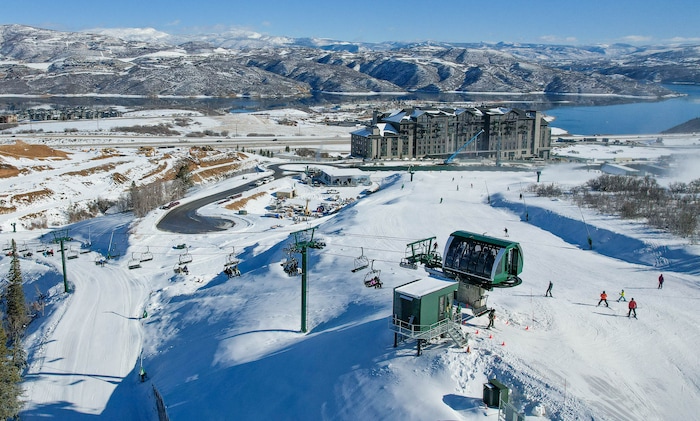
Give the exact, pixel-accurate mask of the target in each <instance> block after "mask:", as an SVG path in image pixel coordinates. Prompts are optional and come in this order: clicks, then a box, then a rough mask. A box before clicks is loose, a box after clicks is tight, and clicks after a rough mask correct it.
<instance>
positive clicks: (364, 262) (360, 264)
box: [352, 247, 369, 273]
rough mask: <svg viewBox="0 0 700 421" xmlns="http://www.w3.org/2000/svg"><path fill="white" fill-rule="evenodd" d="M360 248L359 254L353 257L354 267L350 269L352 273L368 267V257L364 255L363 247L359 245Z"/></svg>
mask: <svg viewBox="0 0 700 421" xmlns="http://www.w3.org/2000/svg"><path fill="white" fill-rule="evenodd" d="M360 250H361V252H360V256H359V257H358V258H357V259H355V268H354V269H353V270H352V272H353V273H355V272H357V271H360V270H363V269H366V268H368V267H369V259H367V257H366V256H365V249H364V248H363V247H360Z"/></svg>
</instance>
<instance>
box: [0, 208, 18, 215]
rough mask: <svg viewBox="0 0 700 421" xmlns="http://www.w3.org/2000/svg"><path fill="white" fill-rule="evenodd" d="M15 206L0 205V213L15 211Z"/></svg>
mask: <svg viewBox="0 0 700 421" xmlns="http://www.w3.org/2000/svg"><path fill="white" fill-rule="evenodd" d="M16 210H17V208H16V207H15V206H0V214H6V213H12V212H15V211H16Z"/></svg>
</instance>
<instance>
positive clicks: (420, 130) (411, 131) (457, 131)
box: [350, 107, 551, 160]
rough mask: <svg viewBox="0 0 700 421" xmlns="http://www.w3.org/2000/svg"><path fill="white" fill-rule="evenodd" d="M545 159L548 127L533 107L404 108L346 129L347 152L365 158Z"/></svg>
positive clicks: (375, 113) (376, 113)
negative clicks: (457, 156)
mask: <svg viewBox="0 0 700 421" xmlns="http://www.w3.org/2000/svg"><path fill="white" fill-rule="evenodd" d="M480 130H484V132H483V133H482V134H481V135H480V136H478V137H477V138H476V139H475V140H474V141H472V142H471V143H470V144H469V145H468V146H467V147H465V148H464V150H463V151H461V152H460V156H463V157H470V158H475V157H482V158H491V159H496V160H515V159H532V158H542V159H548V158H549V151H550V136H551V130H550V128H549V124H548V122H547V121H546V120H545V119H544V116H543V114H542V113H541V112H539V111H525V110H519V109H515V108H501V107H471V108H454V109H453V108H428V109H420V108H408V109H402V110H397V111H392V112H387V113H379V112H377V111H375V112H374V115H373V118H372V123H371V124H370V125H369V126H366V127H364V128H362V129H359V130H356V131H354V132H352V133H351V150H350V152H351V154H352V156H355V157H359V158H365V159H403V158H448V157H450V156H451V155H452V154H454V153H455V152H456V151H457V150H459V148H460V147H462V146H463V145H464V144H465V143H467V142H468V141H470V139H472V138H473V137H474V136H475V135H476V134H477V133H479V131H480Z"/></svg>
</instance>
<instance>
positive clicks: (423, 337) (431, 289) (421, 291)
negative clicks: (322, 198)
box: [391, 278, 466, 355]
mask: <svg viewBox="0 0 700 421" xmlns="http://www.w3.org/2000/svg"><path fill="white" fill-rule="evenodd" d="M458 286H459V283H458V282H455V281H450V280H446V279H438V278H424V279H417V280H415V281H412V282H409V283H407V284H404V285H401V286H398V287H396V288H394V311H393V317H392V324H391V329H392V330H393V331H394V346H398V342H399V339H400V338H401V339H415V340H416V341H417V342H418V354H419V355H420V347H421V343H423V342H427V341H430V340H432V339H436V338H438V337H441V336H442V337H444V336H446V335H447V336H450V337H451V338H452V339H453V340H454V341H455V342H457V344H459V345H460V346H462V345H464V343H466V336H465V334H464V332H462V328H461V323H462V315H461V313H459V312H456V311H454V310H455V309H454V308H453V300H454V296H455V292H457V288H458Z"/></svg>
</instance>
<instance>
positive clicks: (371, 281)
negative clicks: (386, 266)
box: [365, 260, 382, 288]
mask: <svg viewBox="0 0 700 421" xmlns="http://www.w3.org/2000/svg"><path fill="white" fill-rule="evenodd" d="M381 273H382V271H381V270H379V269H375V268H374V260H372V263H371V264H370V270H369V272H367V274H366V275H365V286H366V287H367V288H372V287H374V288H381V287H382V280H381V279H380V275H381Z"/></svg>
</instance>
